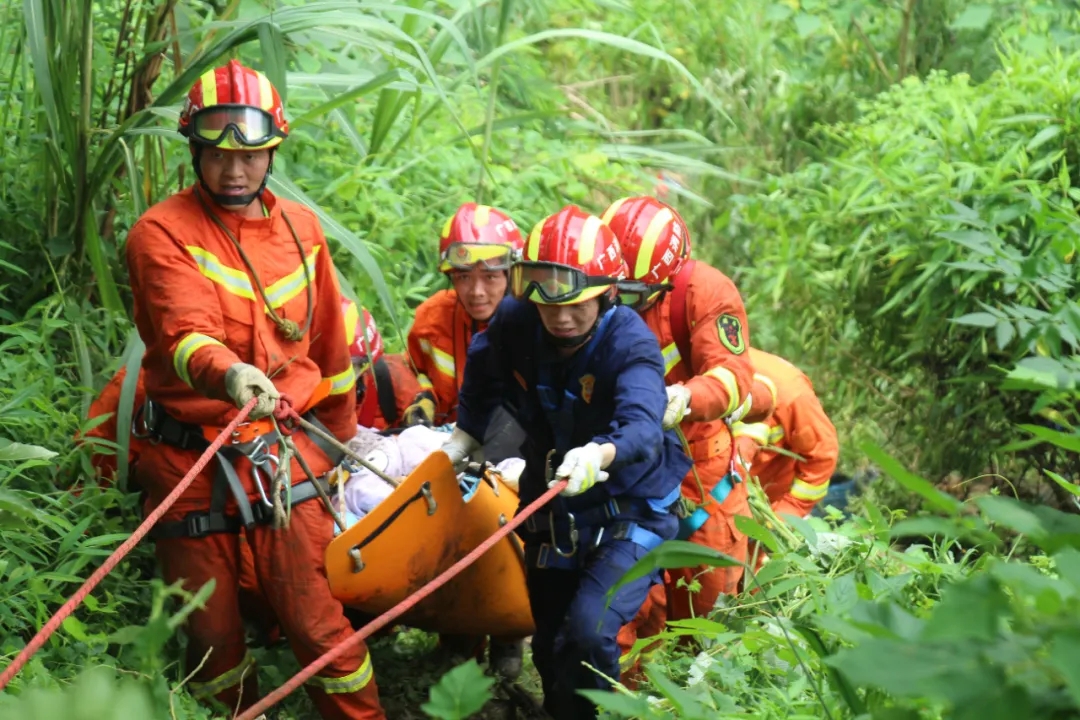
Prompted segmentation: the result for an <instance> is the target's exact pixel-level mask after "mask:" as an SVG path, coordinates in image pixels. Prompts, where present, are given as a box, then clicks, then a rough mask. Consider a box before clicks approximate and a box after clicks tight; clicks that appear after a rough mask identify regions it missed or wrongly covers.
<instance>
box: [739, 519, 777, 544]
mask: <svg viewBox="0 0 1080 720" xmlns="http://www.w3.org/2000/svg"><path fill="white" fill-rule="evenodd" d="M735 529H736V530H738V531H739V532H741V533H742V534H743V535H745V536H746V537H748V538H750V539H751V540H757V541H758V542H759V543H761V544H762V545H764V546H765V547H767V548H769V552H778V551H779V550H780V543H779V542H778V541H777V539H776V536H775V535H773V533H772V531H771V530H769V529H768V528H766V527H764V526H763V525H762V524H761V523H759V522H758V521H757V520H755V519H754V518H752V517H747V516H746V515H736V516H735Z"/></svg>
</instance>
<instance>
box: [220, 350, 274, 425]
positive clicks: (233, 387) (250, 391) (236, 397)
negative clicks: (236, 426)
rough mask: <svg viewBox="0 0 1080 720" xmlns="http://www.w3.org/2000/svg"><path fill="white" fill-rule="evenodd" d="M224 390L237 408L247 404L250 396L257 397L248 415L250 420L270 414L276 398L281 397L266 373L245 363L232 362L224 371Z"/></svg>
mask: <svg viewBox="0 0 1080 720" xmlns="http://www.w3.org/2000/svg"><path fill="white" fill-rule="evenodd" d="M225 392H227V393H229V397H231V398H232V399H233V402H235V403H236V407H238V408H242V407H244V406H245V405H247V404H248V402H250V401H251V398H253V397H254V398H258V402H256V403H255V407H254V408H253V409H252V411H251V414H250V415H248V417H249V418H251V419H252V420H258V419H259V418H264V417H267V416H269V415H270V414H272V413H273V412H274V407H275V406H276V405H277V400H278V398H279V397H281V395H280V394H279V393H278V391H277V388H276V387H274V383H272V382H271V381H270V378H268V377H266V373H264V372H263V371H262V370H260V369H259V368H257V367H255V366H254V365H248V364H247V363H233V364H232V365H231V366H229V369H228V370H226V371H225Z"/></svg>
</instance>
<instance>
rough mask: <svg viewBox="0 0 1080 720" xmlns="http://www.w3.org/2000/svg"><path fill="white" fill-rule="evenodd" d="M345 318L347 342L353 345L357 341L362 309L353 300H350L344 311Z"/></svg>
mask: <svg viewBox="0 0 1080 720" xmlns="http://www.w3.org/2000/svg"><path fill="white" fill-rule="evenodd" d="M343 315H344V320H345V344H346V345H352V344H353V343H354V342H356V326H357V325H358V324H360V310H359V308H357V307H356V303H354V302H353V301H352V300H349V301H348V305H346V306H345V312H344V313H343Z"/></svg>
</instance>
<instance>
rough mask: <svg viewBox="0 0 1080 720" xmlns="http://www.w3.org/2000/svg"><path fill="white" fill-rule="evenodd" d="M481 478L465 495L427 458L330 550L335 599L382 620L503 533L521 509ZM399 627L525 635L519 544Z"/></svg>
mask: <svg viewBox="0 0 1080 720" xmlns="http://www.w3.org/2000/svg"><path fill="white" fill-rule="evenodd" d="M477 475H478V476H479V481H478V482H475V483H474V484H473V485H472V487H471V488H469V490H468V493H466V494H463V492H462V488H461V486H460V485H459V482H458V478H457V476H456V475H455V473H454V469H453V467H452V466H451V465H450V461H449V459H448V458H447V457H446V455H445V453H441V452H435V453H432V454H431V455H430V456H429V457H428V458H426V459H425V460H424V462H422V463H421V464H420V465H419V466H418V467H417V468H416V469H415V470H414V471H413V472H412V473H411V474H410V475H409V476H408V477H407V478H405V480H404V481H403V482H402V483H401V485H399V486H398V487H397V488H396V489H395V490H394V492H393V493H391V495H390V496H389V497H388V498H386V499H385V500H383V501H382V502H381V503H379V505H378V506H376V507H375V509H374V510H372V511H371V512H370V513H369V514H367V515H365V516H364V517H363V518H362V519H361V520H360V522H358V523H356V524H355V525H353V526H352V527H350V528H349V529H347V530H346V531H345V532H343V533H341V534H340V535H338V536H337V537H336V538H334V540H333V541H332V542H331V543H330V545H329V547H327V549H326V572H327V575H328V577H329V580H330V589H331V591H332V592H333V594H334V597H336V598H338V599H339V600H340V601H341V602H342V603H344V604H345V605H348V606H350V607H354V608H356V609H358V610H361V611H363V612H366V613H368V614H371V615H379V614H381V613H384V612H386V611H387V610H390V609H391V608H393V607H394V606H395V605H397V604H398V603H400V602H401V601H402V600H404V599H406V598H407V597H409V596H410V595H411V594H413V593H414V592H416V591H417V590H419V589H420V588H422V587H423V586H424V585H426V584H427V583H428V582H430V581H431V580H434V579H435V578H436V577H437V576H438V575H439V574H440V573H442V572H443V571H444V570H446V569H448V568H449V567H450V566H451V565H453V564H454V563H455V562H457V561H458V560H460V559H461V558H463V557H465V555H467V554H468V553H469V552H470V551H471V550H473V549H475V548H476V547H477V546H478V545H480V543H482V542H483V541H484V540H486V539H487V538H488V537H490V536H491V535H492V534H493V533H494V532H495V531H496V530H498V529H499V527H500V526H502V525H505V524H506V522H507V521H508V520H509V519H510V518H512V517H513V516H514V512H515V511H516V510H517V504H518V496H517V494H516V493H515V492H514V491H513V490H512V489H511V488H510V487H509V486H507V485H505V484H504V483H503V482H502V479H501V478H500V477H499V475H498V473H496V472H493V471H490V470H489V471H484V472H478V473H477ZM400 622H401V623H402V624H404V625H409V626H411V627H415V628H420V629H422V630H426V631H429V632H439V633H455V634H467V635H494V636H504V637H525V636H528V635H531V634H532V633H533V629H534V627H533V621H532V612H531V611H530V608H529V598H528V593H527V591H526V589H525V558H524V548H523V546H522V544H521V540H520V539H519V538H518V536H517V535H515V534H514V533H511V534H510V535H509V536H507V537H506V538H505V539H504V540H502V541H501V542H499V543H498V544H496V545H495V546H494V547H492V548H491V549H490V550H488V551H487V552H486V553H485V554H484V555H482V556H481V557H480V559H478V560H477V561H476V562H475V563H473V564H472V565H471V566H469V567H468V568H466V569H465V570H464V571H462V572H461V574H459V575H458V576H457V577H455V578H454V579H452V580H451V581H450V582H448V583H447V584H446V585H444V586H443V587H441V588H439V589H438V590H437V591H436V592H435V593H433V594H432V595H431V596H430V597H428V598H427V599H425V600H424V601H422V602H420V603H419V604H418V605H417V606H416V607H415V608H413V609H412V610H410V611H409V612H408V613H406V614H405V615H403V616H402V618H401V620H400Z"/></svg>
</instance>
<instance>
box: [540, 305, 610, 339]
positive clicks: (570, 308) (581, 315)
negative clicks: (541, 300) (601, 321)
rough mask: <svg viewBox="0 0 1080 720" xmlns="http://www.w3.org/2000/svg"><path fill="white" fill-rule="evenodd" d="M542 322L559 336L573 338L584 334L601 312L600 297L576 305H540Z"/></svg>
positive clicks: (553, 333) (550, 331)
mask: <svg viewBox="0 0 1080 720" xmlns="http://www.w3.org/2000/svg"><path fill="white" fill-rule="evenodd" d="M536 309H537V310H539V311H540V322H542V323H544V328H545V329H546V330H547V331H548V332H549V333H551V334H552V335H554V336H555V337H557V338H572V337H577V336H579V335H584V334H585V333H587V332H589V330H591V329H592V326H593V325H594V324H595V323H596V316H597V315H599V314H600V298H592V299H591V300H586V301H585V302H583V303H578V304H576V305H540V304H537V306H536Z"/></svg>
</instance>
